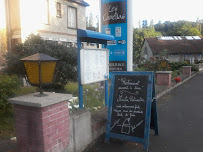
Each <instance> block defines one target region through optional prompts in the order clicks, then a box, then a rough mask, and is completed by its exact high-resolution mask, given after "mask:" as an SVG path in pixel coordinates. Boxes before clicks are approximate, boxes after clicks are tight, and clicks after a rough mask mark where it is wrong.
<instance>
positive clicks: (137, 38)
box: [133, 27, 161, 63]
mask: <svg viewBox="0 0 203 152" xmlns="http://www.w3.org/2000/svg"><path fill="white" fill-rule="evenodd" d="M155 36H161V33H160V32H156V31H155V30H154V29H153V28H152V27H149V28H147V27H146V28H137V29H134V31H133V52H134V54H133V57H134V60H135V63H138V61H139V60H140V52H141V49H142V45H143V42H144V38H145V37H155Z"/></svg>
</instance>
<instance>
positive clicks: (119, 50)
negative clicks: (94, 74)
mask: <svg viewBox="0 0 203 152" xmlns="http://www.w3.org/2000/svg"><path fill="white" fill-rule="evenodd" d="M101 32H102V33H105V34H111V35H113V36H114V37H115V40H114V41H108V42H107V48H108V49H109V72H112V71H127V59H128V57H127V55H128V54H127V37H128V31H127V0H101Z"/></svg>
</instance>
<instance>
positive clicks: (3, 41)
mask: <svg viewBox="0 0 203 152" xmlns="http://www.w3.org/2000/svg"><path fill="white" fill-rule="evenodd" d="M6 51H7V37H6V29H0V65H2V64H3V55H4V54H5V53H6Z"/></svg>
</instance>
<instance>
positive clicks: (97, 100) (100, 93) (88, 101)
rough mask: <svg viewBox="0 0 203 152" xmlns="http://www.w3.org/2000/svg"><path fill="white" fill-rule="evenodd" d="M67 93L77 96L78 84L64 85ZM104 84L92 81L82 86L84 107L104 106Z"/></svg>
mask: <svg viewBox="0 0 203 152" xmlns="http://www.w3.org/2000/svg"><path fill="white" fill-rule="evenodd" d="M65 90H66V91H67V93H70V94H73V96H78V84H77V83H68V84H67V85H66V86H65ZM104 95H105V93H104V86H103V84H102V83H93V84H89V85H84V86H83V101H84V107H85V108H86V109H90V110H94V109H95V110H96V109H98V108H101V107H104Z"/></svg>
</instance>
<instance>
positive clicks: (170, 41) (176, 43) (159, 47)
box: [141, 36, 203, 62]
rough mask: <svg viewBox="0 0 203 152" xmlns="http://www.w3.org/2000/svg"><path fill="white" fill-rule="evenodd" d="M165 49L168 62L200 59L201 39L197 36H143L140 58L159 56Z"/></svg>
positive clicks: (202, 42) (202, 49)
mask: <svg viewBox="0 0 203 152" xmlns="http://www.w3.org/2000/svg"><path fill="white" fill-rule="evenodd" d="M164 50H165V51H167V55H166V58H167V59H168V60H169V61H170V62H178V61H185V60H188V61H190V62H194V61H195V60H196V61H197V60H202V53H203V39H202V38H201V37H199V36H162V37H151V38H145V40H144V43H143V46H142V50H141V58H144V59H149V58H150V57H156V56H159V55H160V54H161V53H162V52H163V51H164Z"/></svg>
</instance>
